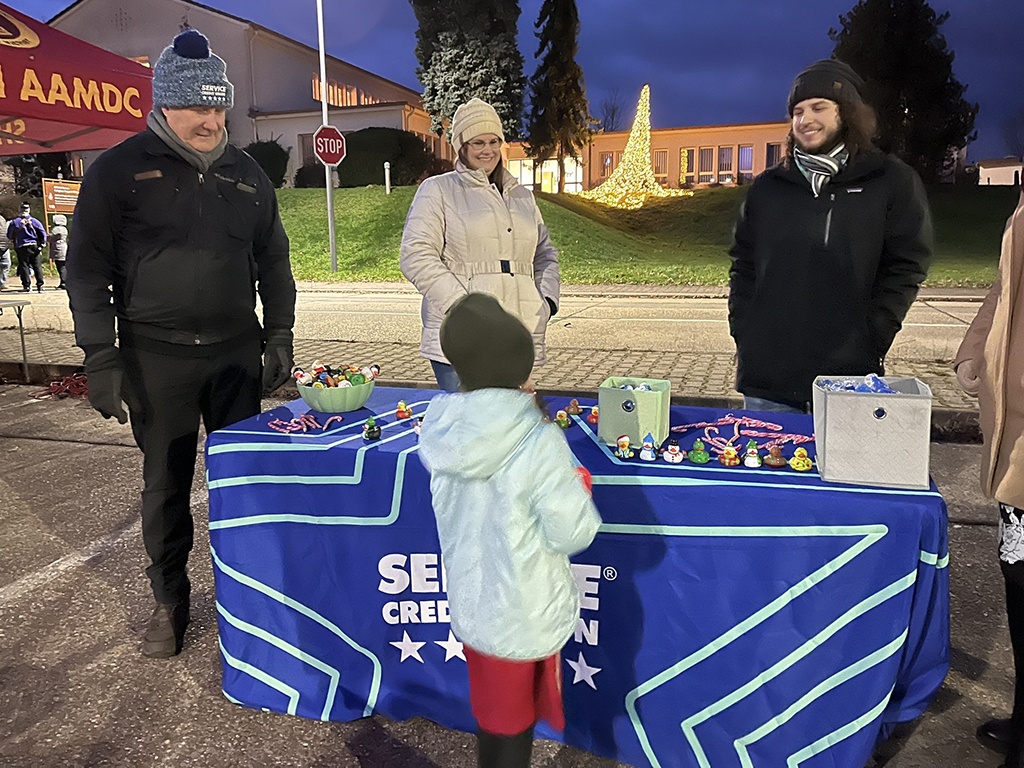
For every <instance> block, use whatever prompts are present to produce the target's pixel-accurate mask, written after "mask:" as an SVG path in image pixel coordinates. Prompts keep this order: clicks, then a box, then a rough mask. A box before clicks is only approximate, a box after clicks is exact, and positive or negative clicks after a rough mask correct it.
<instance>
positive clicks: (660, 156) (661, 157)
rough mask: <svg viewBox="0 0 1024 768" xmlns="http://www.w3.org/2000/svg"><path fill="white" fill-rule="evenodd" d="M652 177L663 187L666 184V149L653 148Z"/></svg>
mask: <svg viewBox="0 0 1024 768" xmlns="http://www.w3.org/2000/svg"><path fill="white" fill-rule="evenodd" d="M653 166H654V178H655V179H656V180H657V182H658V183H659V184H661V186H663V187H667V186H668V150H667V149H656V150H654V162H653Z"/></svg>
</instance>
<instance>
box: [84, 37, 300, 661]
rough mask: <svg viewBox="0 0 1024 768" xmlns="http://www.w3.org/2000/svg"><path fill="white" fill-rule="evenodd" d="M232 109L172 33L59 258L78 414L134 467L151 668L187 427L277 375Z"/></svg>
mask: <svg viewBox="0 0 1024 768" xmlns="http://www.w3.org/2000/svg"><path fill="white" fill-rule="evenodd" d="M233 101H234V89H233V87H232V85H231V83H230V82H229V81H228V79H227V76H226V72H225V65H224V61H223V60H222V59H220V58H219V57H218V56H216V55H213V54H212V53H211V52H210V48H209V43H208V41H207V39H206V38H205V37H203V35H201V34H199V33H198V32H197V31H195V30H192V29H188V30H185V31H184V32H182V33H181V34H179V35H178V36H177V37H176V38H175V39H174V43H173V44H172V45H171V46H168V47H167V48H166V49H164V51H163V53H162V54H161V55H160V59H159V60H158V61H157V63H156V66H155V67H154V74H153V111H152V112H151V113H150V114H149V119H148V123H149V128H148V129H147V130H145V131H143V132H142V133H139V134H137V135H135V136H133V137H132V138H130V139H127V140H126V141H124V142H122V143H121V144H119V145H117V146H116V147H113V148H112V149H110V150H108V151H107V152H105V153H103V155H102V156H100V157H99V158H98V159H97V160H96V162H95V163H94V164H93V165H92V166H91V167H90V168H89V171H88V173H87V174H86V177H85V181H84V183H83V184H82V189H81V194H80V196H79V198H78V205H77V207H76V209H75V218H74V222H73V232H72V234H71V237H70V248H69V251H68V255H67V287H68V294H69V297H70V301H71V312H72V315H73V316H74V321H75V339H76V341H77V343H78V346H80V347H81V348H82V350H83V351H84V352H85V368H86V372H87V373H88V376H89V402H90V403H91V404H92V406H93V407H94V408H95V409H96V410H98V411H99V412H100V413H101V414H103V416H104V418H108V419H109V418H111V417H114V418H116V419H117V420H118V421H119V422H121V423H122V424H123V423H125V422H126V421H128V420H129V418H130V420H131V426H132V432H133V434H134V436H135V440H136V442H137V443H138V445H139V448H140V449H142V452H143V456H144V458H143V491H142V535H143V540H144V543H145V546H146V552H147V553H148V554H149V557H150V560H151V565H150V566H149V567H148V568H147V569H146V573H147V575H148V576H149V579H150V583H151V585H152V588H153V595H154V597H155V599H156V607H155V609H154V611H153V615H152V617H151V619H150V621H149V626H148V628H147V630H146V634H145V637H144V638H143V642H142V652H143V654H144V655H146V656H151V657H157V658H165V657H168V656H174V655H176V654H178V653H179V652H180V651H181V646H182V641H183V637H184V634H185V627H186V625H187V624H188V621H189V595H190V584H189V579H188V575H187V572H186V566H187V562H188V556H189V552H190V551H191V549H192V531H193V522H192V514H191V511H190V509H189V495H190V493H191V489H192V479H193V475H194V473H195V461H196V450H197V440H198V436H199V422H200V419H202V422H203V425H204V426H205V428H206V431H207V432H211V431H213V430H215V429H220V428H222V427H225V426H227V425H229V424H232V423H234V422H236V421H240V420H242V419H245V418H248V417H250V416H254V415H255V414H257V413H259V411H260V396H261V391H263V392H270V391H273V390H274V389H277V388H278V387H279V386H281V385H282V384H283V383H284V382H285V381H286V380H287V378H288V376H289V374H290V369H291V365H292V326H293V325H294V321H295V281H294V279H293V278H292V272H291V263H290V260H289V253H288V238H287V236H286V235H285V232H284V228H283V226H282V225H281V218H280V216H279V214H278V209H277V198H276V196H275V194H274V189H273V186H272V185H271V183H270V180H269V179H268V178H267V176H266V174H264V173H263V171H262V170H261V169H260V167H259V165H257V163H256V161H255V160H253V159H252V158H251V157H250V156H249V155H247V154H245V153H244V152H242V151H241V150H239V149H238V148H237V147H234V146H231V145H229V144H228V143H227V134H226V131H225V113H226V111H227V110H228V109H230V108H231V106H232V104H233ZM257 292H258V293H259V296H260V299H261V301H262V304H263V323H262V326H261V324H260V321H259V318H258V317H257V315H256V294H257ZM115 326H116V327H115ZM122 401H123V402H125V403H127V404H128V413H127V414H126V413H125V410H124V407H123V406H122Z"/></svg>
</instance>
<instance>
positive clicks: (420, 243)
mask: <svg viewBox="0 0 1024 768" xmlns="http://www.w3.org/2000/svg"><path fill="white" fill-rule="evenodd" d="M503 173H504V174H505V182H504V190H505V191H504V194H502V193H500V192H498V190H497V188H496V187H495V186H494V185H493V184H491V183H490V181H489V180H488V179H487V175H486V174H485V173H484V172H483V171H472V170H470V169H469V168H467V167H466V166H465V165H463V163H462V162H461V161H460V162H459V163H458V164H457V165H456V168H455V170H454V171H450V172H449V173H445V174H442V175H440V176H433V177H431V178H429V179H427V180H425V181H424V182H423V183H422V184H420V187H419V189H418V190H417V191H416V197H415V198H414V199H413V201H412V205H411V206H410V208H409V215H408V216H407V218H406V221H405V231H404V233H403V235H402V249H401V259H400V264H401V268H402V274H404V275H405V276H406V277H407V278H408V279H409V280H410V282H412V284H413V285H415V286H416V289H417V290H418V291H419V292H420V293H421V294H423V304H422V308H421V316H422V321H423V335H422V338H421V340H420V354H421V355H423V357H425V358H427V359H428V360H437V361H439V362H442V363H447V362H448V360H447V359H446V358H445V356H444V354H443V353H442V352H441V342H440V340H439V333H440V330H441V320H442V319H444V315H445V313H446V312H447V311H448V309H449V308H450V307H451V305H452V304H454V303H455V301H456V299H458V298H459V297H460V296H462V295H464V294H466V293H469V292H474V291H476V292H480V293H489V294H491V295H492V296H494V297H495V298H497V299H498V301H499V302H500V303H501V305H502V307H504V309H505V310H506V311H508V312H511V313H512V314H514V315H516V317H518V318H519V319H520V320H522V321H523V323H524V324H525V325H526V327H527V328H528V329H529V330H530V332H531V333H532V334H533V342H534V345H535V347H536V364H537V365H540V364H541V363H543V362H544V359H545V349H544V333H545V331H546V329H547V323H548V320H549V319H550V317H551V309H550V307H549V306H548V302H547V301H545V299H550V300H551V301H552V302H553V303H554V305H555V307H556V308H557V306H558V298H559V288H560V278H559V271H558V251H557V250H556V249H555V247H554V245H552V244H551V238H550V236H549V235H548V230H547V227H546V226H544V220H543V219H542V218H541V215H540V210H539V209H538V208H537V203H536V201H535V200H534V199H533V193H532V192H530V190H528V189H526V188H525V187H523V186H521V185H520V184H519V183H518V182H517V181H516V180H515V178H514V177H513V176H512V174H510V173H508V171H504V170H503Z"/></svg>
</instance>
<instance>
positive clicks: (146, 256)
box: [67, 130, 295, 353]
mask: <svg viewBox="0 0 1024 768" xmlns="http://www.w3.org/2000/svg"><path fill="white" fill-rule="evenodd" d="M69 242H70V244H69V249H68V256H67V268H68V279H67V282H68V293H69V297H70V300H71V310H72V314H73V315H74V319H75V339H76V341H77V343H78V345H79V346H80V347H82V348H83V349H85V350H86V352H87V353H88V352H89V350H90V349H91V348H96V347H101V346H109V345H111V344H113V343H114V316H115V315H116V317H117V319H118V325H119V326H120V328H121V331H122V335H124V334H126V333H127V332H128V331H130V333H131V334H132V335H134V336H139V337H146V338H151V339H155V340H158V341H161V342H169V343H173V344H188V345H193V346H202V345H208V344H216V343H219V342H224V341H228V340H230V339H235V338H238V337H239V336H242V335H243V334H246V333H259V320H258V318H257V316H256V293H257V290H258V291H259V296H260V300H261V301H262V303H263V326H264V328H265V329H266V330H267V331H272V330H277V329H282V330H288V331H290V330H291V328H292V325H293V324H294V321H295V281H294V279H293V278H292V272H291V263H290V261H289V256H288V237H287V235H285V232H284V227H283V226H282V225H281V218H280V215H279V214H278V209H277V197H276V195H275V194H274V189H273V186H272V185H271V183H270V180H269V179H268V178H267V176H266V174H264V173H263V170H262V169H261V168H260V167H259V165H258V164H257V163H256V161H255V160H253V159H252V158H251V157H250V156H249V155H247V154H246V153H245V152H243V151H242V150H240V149H238V148H237V147H234V146H231V145H228V146H227V148H226V149H225V151H224V154H223V155H222V156H221V157H220V158H219V159H218V160H217V162H215V163H214V164H213V166H212V167H211V168H210V169H209V170H208V171H207V172H206V173H204V174H200V173H199V172H198V171H197V170H196V169H195V168H193V167H192V166H191V165H189V164H188V163H187V162H185V160H183V159H182V158H181V157H180V156H179V155H178V154H177V153H176V152H174V150H172V149H171V148H170V147H169V146H167V144H166V143H164V141H163V140H162V139H160V137H158V136H157V135H156V134H155V133H153V132H152V131H150V130H146V131H143V132H142V133H139V134H137V135H135V136H133V137H131V138H129V139H127V140H125V141H123V142H121V143H120V144H118V145H117V146H116V147H113V148H111V149H109V150H107V151H106V152H104V153H103V154H102V155H101V156H100V157H99V158H98V159H97V160H96V162H95V163H93V165H92V166H91V167H90V168H89V171H88V173H86V176H85V181H84V182H83V184H82V189H81V192H80V194H79V198H78V204H77V206H76V207H75V217H74V222H73V230H72V233H71V236H70V238H69Z"/></svg>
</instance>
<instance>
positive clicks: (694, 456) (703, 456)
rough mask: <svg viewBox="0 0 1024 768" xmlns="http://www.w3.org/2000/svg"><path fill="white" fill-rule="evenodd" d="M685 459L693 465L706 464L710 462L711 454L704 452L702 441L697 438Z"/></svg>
mask: <svg viewBox="0 0 1024 768" xmlns="http://www.w3.org/2000/svg"><path fill="white" fill-rule="evenodd" d="M686 457H687V458H688V459H689V460H690V461H692V462H693V463H694V464H707V463H708V462H709V461H711V454H709V453H708V452H707V451H706V450H704V441H703V440H701V439H700V438H699V437H698V438H697V439H696V440H694V441H693V448H691V449H690V452H689V453H688V454H686Z"/></svg>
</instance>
